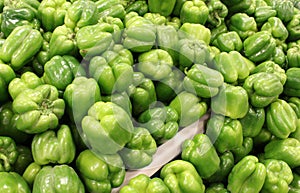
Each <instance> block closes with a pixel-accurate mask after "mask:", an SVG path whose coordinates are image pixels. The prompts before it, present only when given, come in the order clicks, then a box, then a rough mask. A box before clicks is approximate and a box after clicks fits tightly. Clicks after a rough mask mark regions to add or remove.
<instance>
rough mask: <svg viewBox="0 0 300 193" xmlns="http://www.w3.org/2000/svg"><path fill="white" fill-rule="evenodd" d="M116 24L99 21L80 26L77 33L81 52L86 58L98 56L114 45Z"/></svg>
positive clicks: (76, 36) (76, 38) (77, 41)
mask: <svg viewBox="0 0 300 193" xmlns="http://www.w3.org/2000/svg"><path fill="white" fill-rule="evenodd" d="M113 34H114V26H113V25H111V24H108V23H104V22H101V23H97V24H94V25H88V26H85V27H82V28H80V29H79V30H78V31H77V32H76V35H75V40H76V43H77V46H78V49H79V53H80V55H81V56H82V57H84V59H85V60H90V59H91V58H92V57H93V56H98V55H100V54H102V53H103V52H104V51H106V50H107V49H108V48H110V47H111V46H112V44H113V43H114V42H113Z"/></svg>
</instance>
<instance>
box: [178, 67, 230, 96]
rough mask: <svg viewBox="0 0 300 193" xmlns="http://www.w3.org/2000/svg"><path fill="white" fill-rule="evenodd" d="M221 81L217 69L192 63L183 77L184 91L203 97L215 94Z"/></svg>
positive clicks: (222, 80) (221, 83)
mask: <svg viewBox="0 0 300 193" xmlns="http://www.w3.org/2000/svg"><path fill="white" fill-rule="evenodd" d="M223 83H224V78H223V76H222V74H221V73H220V72H219V71H217V70H214V69H211V68H208V67H206V66H204V65H200V64H194V65H193V66H192V67H191V69H189V70H188V71H187V72H186V76H185V77H184V79H183V87H184V89H185V90H186V91H189V92H195V93H196V94H197V96H199V97H203V98H210V97H214V96H216V95H217V94H218V92H219V87H221V86H222V85H223Z"/></svg>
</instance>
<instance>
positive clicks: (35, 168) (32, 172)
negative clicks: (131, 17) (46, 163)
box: [22, 162, 42, 188]
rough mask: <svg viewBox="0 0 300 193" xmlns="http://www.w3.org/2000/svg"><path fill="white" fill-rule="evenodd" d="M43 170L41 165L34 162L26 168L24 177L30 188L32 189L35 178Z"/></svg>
mask: <svg viewBox="0 0 300 193" xmlns="http://www.w3.org/2000/svg"><path fill="white" fill-rule="evenodd" d="M41 169H42V166H40V165H39V164H37V163H35V162H32V163H31V164H29V165H28V166H27V167H26V169H25V171H24V173H23V175H22V177H23V179H24V180H25V181H26V182H27V184H28V185H29V186H30V188H32V186H33V183H34V180H35V177H36V175H37V174H38V173H39V171H40V170H41Z"/></svg>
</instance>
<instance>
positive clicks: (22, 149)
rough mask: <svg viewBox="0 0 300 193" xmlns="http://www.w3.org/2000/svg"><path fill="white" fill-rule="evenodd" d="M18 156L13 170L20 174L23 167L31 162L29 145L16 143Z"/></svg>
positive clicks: (23, 169) (22, 171)
mask: <svg viewBox="0 0 300 193" xmlns="http://www.w3.org/2000/svg"><path fill="white" fill-rule="evenodd" d="M17 151H18V158H17V160H16V162H15V164H14V169H13V171H14V172H17V173H18V174H20V175H22V174H23V173H24V171H25V169H26V168H27V167H28V166H29V164H31V163H32V162H33V157H32V153H31V150H30V147H28V146H25V145H17Z"/></svg>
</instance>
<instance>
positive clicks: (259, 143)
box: [252, 127, 273, 151]
mask: <svg viewBox="0 0 300 193" xmlns="http://www.w3.org/2000/svg"><path fill="white" fill-rule="evenodd" d="M272 137H273V135H272V133H271V132H270V131H269V130H268V129H267V128H265V127H263V128H262V129H261V131H260V132H259V134H258V135H256V136H255V137H253V138H252V139H253V147H254V149H253V150H259V151H260V150H262V149H263V148H264V146H265V145H266V144H267V143H269V142H270V141H271V139H272Z"/></svg>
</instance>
